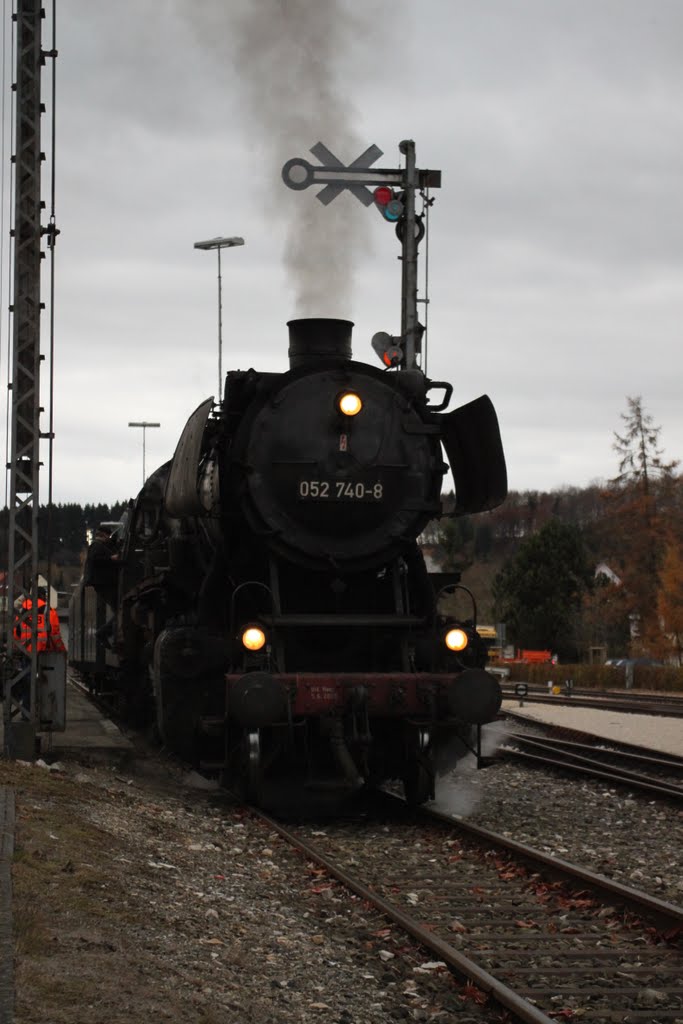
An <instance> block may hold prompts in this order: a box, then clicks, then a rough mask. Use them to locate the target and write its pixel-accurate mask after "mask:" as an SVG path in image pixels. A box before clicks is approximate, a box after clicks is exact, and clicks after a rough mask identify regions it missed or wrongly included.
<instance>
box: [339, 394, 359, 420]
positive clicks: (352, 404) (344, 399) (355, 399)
mask: <svg viewBox="0 0 683 1024" xmlns="http://www.w3.org/2000/svg"><path fill="white" fill-rule="evenodd" d="M337 408H338V409H339V411H340V412H343V413H344V415H345V416H357V415H358V413H359V412H360V411H361V409H362V408H363V402H362V400H361V397H360V395H357V394H356V392H355V391H344V392H342V394H341V395H339V397H338V398H337Z"/></svg>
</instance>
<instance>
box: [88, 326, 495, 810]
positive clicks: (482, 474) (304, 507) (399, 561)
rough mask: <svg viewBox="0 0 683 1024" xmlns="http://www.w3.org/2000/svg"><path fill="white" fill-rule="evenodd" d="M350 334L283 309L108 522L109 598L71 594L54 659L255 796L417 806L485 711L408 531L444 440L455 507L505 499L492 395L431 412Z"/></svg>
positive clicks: (424, 501)
mask: <svg viewBox="0 0 683 1024" xmlns="http://www.w3.org/2000/svg"><path fill="white" fill-rule="evenodd" d="M352 326H353V325H352V324H351V323H350V322H348V321H346V320H333V319H302V320H293V321H290V323H289V324H288V327H289V369H288V370H287V371H286V372H282V373H272V372H268V373H265V372H259V371H257V370H254V369H249V370H246V371H239V370H235V371H230V372H229V373H228V374H227V376H226V380H225V391H224V395H223V397H222V401H221V402H220V403H219V404H215V403H214V401H213V399H212V398H209V399H207V400H206V401H204V402H202V404H201V405H200V406H199V407H198V408H197V409H196V410H195V412H193V413H192V415H191V416H190V418H189V420H188V421H187V424H186V426H185V429H184V430H183V433H182V435H181V437H180V440H179V442H178V445H177V448H176V451H175V454H174V456H173V458H172V459H171V460H170V461H169V462H167V463H166V464H165V465H163V466H161V468H160V469H158V470H157V471H156V472H155V473H153V474H152V475H151V476H150V477H149V478H148V480H147V481H146V483H145V484H144V486H143V489H142V491H141V492H140V494H139V495H138V497H137V500H136V501H135V502H134V503H133V504H132V505H131V507H130V509H129V511H128V513H127V514H126V516H124V521H123V522H122V523H121V524H120V527H119V530H118V533H119V556H118V558H117V560H116V564H117V569H116V572H117V580H116V589H115V596H112V595H111V594H108V595H107V594H105V593H103V592H102V591H104V590H106V588H105V587H99V586H98V580H97V578H96V577H95V578H93V579H92V582H91V583H90V584H86V583H81V585H80V586H79V588H78V589H77V591H76V592H75V594H74V598H73V604H72V609H71V617H70V623H71V646H70V654H69V657H70V661H71V663H72V665H73V666H74V667H76V668H77V669H79V670H80V671H81V672H82V673H84V674H85V675H86V677H87V678H88V679H89V680H90V682H91V684H92V685H93V686H94V687H97V688H100V689H101V688H106V687H108V688H109V689H111V688H114V689H115V690H116V691H117V693H118V694H119V697H120V700H121V702H122V705H123V706H124V707H125V708H126V709H127V710H128V713H129V714H131V715H136V716H137V717H138V719H143V720H144V718H145V716H149V715H152V716H153V717H154V719H155V721H156V726H157V728H158V732H159V734H160V736H161V738H162V740H163V742H164V743H165V744H166V745H167V746H168V747H169V748H170V749H172V750H173V751H175V752H177V753H178V754H179V755H180V756H181V757H182V758H184V759H186V760H188V761H194V762H199V763H201V764H203V765H204V766H205V767H212V768H214V769H217V770H219V771H220V773H221V774H222V777H223V779H224V781H225V782H226V783H227V784H228V785H229V786H231V787H233V788H238V789H239V790H240V791H241V793H242V794H243V795H244V796H245V797H246V798H248V799H249V800H252V801H255V802H261V803H264V802H266V803H267V801H268V794H269V792H270V791H271V790H272V789H273V788H277V786H278V785H282V784H285V783H286V784H287V785H288V786H289V787H293V788H294V789H295V790H296V789H297V788H300V789H301V790H302V791H303V790H305V789H311V788H312V789H316V788H320V789H328V790H332V791H338V792H339V793H340V794H342V793H351V792H355V791H356V790H358V789H360V788H361V787H364V786H376V785H378V784H379V783H381V782H383V781H385V780H389V779H396V780H401V781H402V783H403V786H404V790H405V794H406V797H407V799H408V800H409V801H410V802H412V803H421V802H423V801H425V800H427V799H429V798H430V797H432V796H433V795H434V783H435V772H436V765H437V762H438V757H439V753H440V752H444V751H446V752H447V751H448V749H449V748H450V747H451V746H452V745H453V743H454V742H455V740H456V739H460V740H464V741H465V742H466V743H468V744H472V743H473V742H476V741H478V740H479V739H480V734H481V725H482V724H483V723H485V722H489V721H491V720H492V719H493V718H495V716H496V714H497V712H498V709H499V707H500V700H501V694H500V688H499V686H498V683H497V681H496V680H495V679H494V678H493V677H492V676H491V675H490V674H488V673H487V672H486V671H485V668H484V666H485V664H486V650H485V646H484V642H483V641H482V640H481V639H480V638H479V636H478V634H477V629H476V606H475V603H474V599H473V598H472V596H471V595H470V594H469V593H468V592H466V591H464V588H461V587H460V584H459V582H458V577H457V576H456V575H454V576H451V577H446V576H444V575H443V574H441V575H439V577H438V580H437V584H436V585H435V584H434V582H433V579H432V578H431V577H430V574H429V573H428V572H427V569H426V566H425V562H424V558H423V556H422V554H421V550H420V547H419V546H418V543H417V538H418V537H419V535H420V533H421V532H422V531H423V530H424V528H425V526H426V524H427V523H428V522H430V521H431V520H433V519H435V518H437V517H439V516H441V515H442V505H441V490H442V481H443V477H444V474H445V473H446V472H447V470H448V468H449V467H448V465H447V464H446V463H445V462H444V450H445V453H446V458H447V459H448V464H449V465H450V469H451V472H452V474H453V478H454V482H455V509H454V510H453V514H456V515H463V514H471V513H475V512H480V511H484V510H487V509H491V508H494V507H495V506H496V505H498V504H499V503H500V502H501V501H502V500H503V498H504V497H505V494H506V491H507V478H506V469H505V460H504V456H503V450H502V446H501V441H500V434H499V430H498V423H497V419H496V414H495V411H494V409H493V405H492V404H491V402H490V400H489V399H488V397H486V396H482V397H480V398H478V399H476V400H475V401H473V402H470V403H469V404H467V405H464V406H461V407H460V408H457V409H455V410H454V411H451V412H446V411H444V410H445V409H446V407H447V405H448V402H449V400H450V397H451V394H452V386H451V385H450V384H446V383H443V382H434V381H430V380H429V379H428V378H427V377H426V376H425V375H424V374H423V373H422V371H421V370H419V369H396V368H392V367H391V366H385V367H384V368H383V369H380V368H378V367H375V366H372V365H369V364H366V363H362V362H358V361H355V360H353V358H352V351H351V329H352ZM387 362H391V360H387ZM457 593H460V595H461V596H462V595H463V593H464V596H465V599H466V602H468V605H467V614H458V615H457V616H456V615H455V614H454V613H453V612H452V611H449V610H448V607H449V602H448V601H447V600H444V598H448V597H450V596H452V595H454V594H457ZM107 601H108V602H109V604H107ZM108 622H109V623H110V628H109V629H108V627H107V623H108ZM477 749H479V753H480V748H477Z"/></svg>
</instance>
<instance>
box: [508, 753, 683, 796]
mask: <svg viewBox="0 0 683 1024" xmlns="http://www.w3.org/2000/svg"><path fill="white" fill-rule="evenodd" d="M501 751H503V752H504V753H505V754H506V755H507V756H508V757H515V758H517V760H519V761H530V762H531V763H532V764H541V765H544V766H545V767H550V768H564V769H565V770H568V771H570V772H573V773H575V774H579V775H587V776H588V777H589V778H592V779H603V780H604V781H605V782H610V783H613V784H619V785H621V786H630V788H631V789H638V790H641V791H643V792H645V793H651V794H653V796H658V797H666V798H667V799H668V800H675V801H680V802H683V789H682V788H681V787H680V786H661V785H658V784H657V783H656V782H650V781H648V780H646V779H645V777H644V776H641V777H640V778H639V777H638V776H637V775H635V774H634V773H631V774H626V773H623V774H619V772H618V771H617V772H609V771H605V770H604V769H600V768H590V767H587V766H586V765H581V764H578V763H577V761H576V760H572V759H571V757H570V756H568V757H567V759H566V760H564V761H561V760H558V759H557V758H554V757H544V756H542V755H540V754H532V753H530V752H529V751H527V750H514V749H513V748H512V747H506V746H502V747H499V748H498V751H497V753H498V754H499V753H500V752H501Z"/></svg>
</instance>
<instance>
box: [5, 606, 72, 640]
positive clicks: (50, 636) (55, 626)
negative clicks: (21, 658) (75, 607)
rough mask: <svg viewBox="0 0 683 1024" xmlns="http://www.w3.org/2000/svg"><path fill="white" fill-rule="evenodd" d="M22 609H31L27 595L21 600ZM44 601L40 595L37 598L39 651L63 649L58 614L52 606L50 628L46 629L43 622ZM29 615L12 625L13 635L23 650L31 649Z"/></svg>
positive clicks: (30, 622)
mask: <svg viewBox="0 0 683 1024" xmlns="http://www.w3.org/2000/svg"><path fill="white" fill-rule="evenodd" d="M21 607H22V610H24V611H30V610H31V598H30V597H27V598H25V599H24V601H23V602H22V605H21ZM45 608H46V603H45V601H43V599H42V597H39V598H38V650H39V651H65V650H66V647H65V646H64V641H63V640H62V634H61V632H60V629H59V616H58V615H57V611H56V609H54V608H50V629H49V631H48V628H47V625H46V622H45ZM32 625H33V624H32V621H31V616H30V615H29V616H28V617H27V618H24V619H22V620H21V621H20V622H17V624H16V626H15V627H14V635H15V637H16V638H17V640H18V641H19V643H20V644H21V645H22V647H23V648H24V650H25V651H27V652H29V651H30V650H31V629H32Z"/></svg>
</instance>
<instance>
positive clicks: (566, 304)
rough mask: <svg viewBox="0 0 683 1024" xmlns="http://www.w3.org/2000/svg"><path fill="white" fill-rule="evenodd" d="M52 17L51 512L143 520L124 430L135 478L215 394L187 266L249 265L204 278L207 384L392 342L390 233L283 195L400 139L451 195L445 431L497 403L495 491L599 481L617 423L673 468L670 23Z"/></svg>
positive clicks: (589, 10)
mask: <svg viewBox="0 0 683 1024" xmlns="http://www.w3.org/2000/svg"><path fill="white" fill-rule="evenodd" d="M48 6H49V5H48ZM57 8H58V11H57V46H58V49H59V58H58V60H57V106H56V111H57V134H56V138H57V143H56V165H57V178H56V197H57V198H56V216H57V225H58V227H59V229H60V232H61V234H60V236H59V240H58V243H57V254H56V299H55V308H54V314H55V324H56V339H55V346H56V358H55V381H56V387H55V401H54V416H55V431H56V439H55V449H54V497H55V500H56V501H81V502H86V501H99V500H102V501H114V500H117V499H125V498H128V497H130V496H133V495H134V494H135V493H136V492H137V490H138V489H139V487H140V484H141V480H142V436H141V433H142V432H141V431H140V430H133V429H130V428H129V427H128V422H129V421H131V420H136V421H139V420H147V421H155V422H160V423H161V427H160V429H156V430H149V431H148V432H147V471H148V472H150V471H151V470H152V469H153V468H155V467H156V466H157V465H159V464H160V463H161V462H163V461H165V460H166V459H167V458H169V457H170V456H171V455H172V453H173V450H174V448H175V445H176V442H177V439H178V436H179V434H180V431H181V430H182V427H183V425H184V423H185V420H186V419H187V417H188V416H189V414H190V413H191V412H192V411H193V410H194V408H195V407H196V406H197V405H198V404H199V403H200V402H201V401H202V400H203V399H204V398H206V397H208V396H209V395H215V394H216V392H217V366H218V359H217V336H218V332H217V293H218V287H217V273H216V272H217V262H216V257H215V254H214V253H207V252H200V251H197V250H195V249H194V248H193V243H194V242H195V241H197V240H200V239H206V238H210V237H213V236H216V235H241V236H243V237H244V239H245V243H246V244H245V245H244V247H242V248H236V249H233V250H231V251H227V252H224V254H223V258H222V268H223V341H224V345H223V368H224V370H227V369H228V368H239V369H247V368H248V367H249V366H254V367H255V368H257V369H263V370H279V369H286V367H287V340H288V339H287V328H286V326H285V325H286V321H287V320H288V319H291V318H292V317H295V316H299V315H305V314H312V315H321V316H340V317H344V318H346V319H350V320H353V321H354V322H355V324H356V326H355V329H354V345H353V349H354V358H357V359H360V360H366V361H368V362H374V361H375V357H374V354H373V353H372V350H371V348H370V338H371V336H372V335H373V334H374V333H375V332H376V331H379V330H386V331H389V332H390V333H398V332H399V330H400V305H399V299H400V264H399V262H398V260H397V257H398V255H399V251H400V249H399V243H398V241H397V240H396V237H395V235H394V232H393V228H391V227H390V226H389V225H387V224H386V223H384V222H383V221H382V220H381V218H380V217H379V216H378V214H377V212H376V211H375V210H374V209H372V208H371V209H366V208H364V207H363V206H362V205H361V204H360V203H359V202H358V201H357V200H356V199H355V198H353V196H352V195H351V194H348V193H347V194H343V195H341V196H340V197H339V198H338V199H336V200H335V201H334V202H333V204H332V205H331V206H329V207H323V206H322V204H321V203H320V202H319V201H318V200H317V199H316V195H315V191H316V190H315V189H313V188H310V189H308V190H306V191H299V192H295V191H292V190H290V189H287V188H286V187H285V186H284V184H283V183H282V180H281V177H280V168H281V167H282V164H283V163H284V162H285V160H287V159H289V158H290V157H295V156H301V157H306V158H309V159H311V160H313V158H312V157H311V156H310V154H309V152H308V151H309V149H310V147H311V146H313V145H314V144H315V143H316V142H318V141H322V142H323V143H325V145H327V146H328V148H329V149H331V150H332V151H333V152H334V153H335V154H336V155H337V156H338V157H339V158H340V159H341V160H343V161H344V163H349V162H351V161H352V160H354V159H355V158H356V157H357V156H358V155H359V154H360V153H361V152H362V151H363V150H364V149H365V148H366V147H367V146H368V145H370V144H371V143H374V144H376V145H377V146H379V147H380V148H381V149H382V150H383V151H384V156H383V157H382V158H381V159H380V160H379V161H378V164H379V165H381V166H385V167H398V166H400V160H401V157H400V154H399V150H398V145H399V142H400V141H401V140H402V139H405V138H412V139H414V141H415V144H416V152H417V164H418V166H419V167H423V168H424V167H429V168H438V169H441V171H442V175H443V187H442V188H441V189H440V190H439V191H436V192H434V193H433V195H435V197H436V201H435V203H434V205H433V207H432V210H431V214H430V235H429V261H428V262H429V299H430V305H429V347H428V364H427V371H428V374H429V376H430V377H433V378H434V379H437V380H450V381H451V382H452V383H453V384H454V387H455V393H454V404H457V405H460V404H463V403H465V402H468V401H470V400H472V399H473V398H476V397H477V396H478V395H480V394H482V393H487V394H489V395H490V397H491V399H492V400H493V402H494V405H495V406H496V408H497V411H498V416H499V421H500V427H501V434H502V437H503V443H504V446H505V450H506V456H507V462H508V475H509V483H510V486H511V487H512V488H515V489H519V490H524V489H528V488H533V489H539V490H542V489H551V488H557V487H561V486H563V485H570V486H585V485H587V484H588V483H590V482H591V481H594V480H596V479H607V478H609V477H610V476H613V475H615V474H616V471H617V457H616V455H615V453H614V452H613V451H612V447H611V446H612V441H613V432H614V431H615V430H619V429H620V428H621V426H622V423H621V420H620V414H621V413H622V412H625V410H626V396H627V395H642V398H643V403H644V406H645V409H646V410H647V412H648V413H650V414H651V415H652V417H653V420H654V422H655V424H657V425H659V426H661V428H662V433H661V442H662V446H663V448H664V451H665V454H666V456H667V458H669V459H673V458H678V457H683V402H681V384H682V380H681V363H682V361H683V359H682V356H681V324H682V323H683V209H682V206H683V204H682V198H681V196H682V188H683V89H682V85H683V61H682V59H681V49H682V44H683V4H682V3H681V2H680V0H421V3H419V4H418V3H414V2H413V3H409V2H408V0H394V2H391V3H389V2H382V0H371V2H368V0H363V2H361V0H346V2H344V3H342V2H341V0H339V2H333V0H279V2H276V0H250V2H245V3H242V2H240V0H154V2H153V0H117V2H116V3H111V2H110V0H87V2H86V0H57ZM7 31H8V30H7ZM45 32H46V37H45V39H44V46H45V47H46V48H48V46H49V45H50V42H51V39H50V32H51V24H50V20H49V19H48V21H47V22H46V26H45ZM48 85H49V78H48V73H46V76H45V85H44V96H45V99H46V101H47V102H48V107H50V95H49V88H48ZM49 127H50V125H49V117H47V116H46V118H45V119H44V125H43V128H44V135H45V139H44V143H43V148H44V149H45V150H46V151H48V153H49V149H50V147H49ZM7 132H8V127H7V125H6V128H5V138H8V135H7ZM48 166H49V161H48V163H47V164H46V167H45V169H46V179H45V187H44V189H43V192H44V195H45V197H46V199H48V200H49V190H48V181H47V170H48ZM6 233H7V232H6V231H5V234H6ZM424 255H425V247H424V245H423V246H422V249H421V270H422V271H424V267H425V260H424ZM6 262H7V261H5V265H6ZM5 274H6V270H5ZM5 287H6V285H5ZM421 288H422V295H424V278H423V277H422V276H421ZM3 294H5V292H3ZM7 302H8V300H7V299H6V298H5V299H3V308H4V309H6V308H7ZM43 327H44V328H45V339H46V341H45V344H46V345H47V328H48V319H47V315H46V316H45V318H44V320H43ZM5 331H6V327H5V325H4V324H3V344H2V358H3V367H2V373H3V377H5V375H6V362H5V360H6V334H5ZM42 387H43V404H44V405H47V397H48V396H47V379H44V381H43V385H42ZM44 429H46V428H45V427H44ZM46 494H47V484H46V482H42V483H41V501H43V500H45V498H46Z"/></svg>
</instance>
